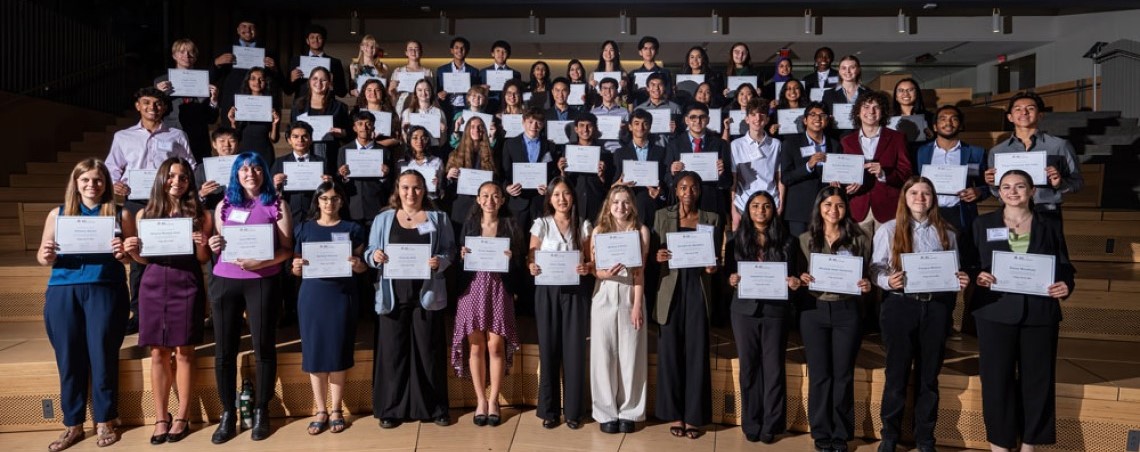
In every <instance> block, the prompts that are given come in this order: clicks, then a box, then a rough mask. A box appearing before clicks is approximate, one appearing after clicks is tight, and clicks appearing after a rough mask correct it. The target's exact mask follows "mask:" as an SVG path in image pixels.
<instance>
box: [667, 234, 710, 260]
mask: <svg viewBox="0 0 1140 452" xmlns="http://www.w3.org/2000/svg"><path fill="white" fill-rule="evenodd" d="M665 243H667V244H668V245H669V252H670V253H672V257H670V258H669V268H704V267H713V266H716V251H715V249H714V248H713V233H712V232H710V231H691V232H669V233H666V234H665Z"/></svg>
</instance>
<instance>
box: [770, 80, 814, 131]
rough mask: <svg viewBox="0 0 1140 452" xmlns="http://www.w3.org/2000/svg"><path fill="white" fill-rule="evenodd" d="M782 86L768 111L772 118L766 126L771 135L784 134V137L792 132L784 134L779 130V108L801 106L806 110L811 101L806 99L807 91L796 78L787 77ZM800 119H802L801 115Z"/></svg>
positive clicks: (786, 109)
mask: <svg viewBox="0 0 1140 452" xmlns="http://www.w3.org/2000/svg"><path fill="white" fill-rule="evenodd" d="M782 88H783V89H781V90H780V92H779V93H778V94H779V98H778V100H777V101H776V106H775V108H773V109H771V111H770V113H769V114H770V116H771V118H772V121H771V122H772V124H771V125H769V126H768V133H769V134H772V135H784V136H785V137H784V138H786V136H787V135H794V134H790V133H788V134H785V133H781V132H780V129H781V127H780V120H779V118H780V110H784V111H789V110H796V109H800V108H803V109H804V111H805V112H806V111H807V106H808V104H809V103H810V102H811V101H810V100H808V98H807V92H806V91H805V90H804V85H803V83H801V82H800V81H799V80H796V79H794V78H793V79H789V80H788V81H786V82H784V85H783V86H782ZM805 115H806V113H805ZM800 121H803V117H801V119H800ZM805 129H806V127H805Z"/></svg>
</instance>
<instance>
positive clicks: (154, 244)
mask: <svg viewBox="0 0 1140 452" xmlns="http://www.w3.org/2000/svg"><path fill="white" fill-rule="evenodd" d="M193 233H194V219H193V218H155V219H149V220H148V219H141V220H139V242H142V250H141V251H142V252H141V253H139V255H140V256H143V257H148V256H179V255H184V254H194V237H193Z"/></svg>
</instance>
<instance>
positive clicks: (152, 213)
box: [142, 157, 202, 231]
mask: <svg viewBox="0 0 1140 452" xmlns="http://www.w3.org/2000/svg"><path fill="white" fill-rule="evenodd" d="M174 165H178V166H181V167H182V171H185V172H186V183H187V185H188V186H187V187H186V193H183V194H182V196H180V197H179V198H178V199H175V200H172V199H170V196H169V195H168V192H169V188H170V178H169V174H170V169H171V168H173V167H174ZM142 218H193V219H194V230H195V231H197V230H200V229H201V227H202V205H201V204H200V203H199V202H198V185H197V184H196V183H194V170H192V169H190V162H187V161H186V160H184V159H182V158H181V157H171V158H168V159H166V160H165V161H163V162H162V164H161V165H159V166H158V173H157V174H155V176H154V186H153V187H152V188H151V190H150V201H148V202H147V204H146V208H145V209H144V210H143V212H142Z"/></svg>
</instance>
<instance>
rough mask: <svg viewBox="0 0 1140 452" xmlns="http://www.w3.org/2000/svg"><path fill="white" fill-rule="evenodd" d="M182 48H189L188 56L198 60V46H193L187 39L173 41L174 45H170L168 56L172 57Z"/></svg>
mask: <svg viewBox="0 0 1140 452" xmlns="http://www.w3.org/2000/svg"><path fill="white" fill-rule="evenodd" d="M183 47H190V56H192V57H194V58H198V45H197V44H194V41H191V40H189V39H187V38H182V39H179V40H177V41H174V44H171V45H170V54H171V55H173V54H175V53H177V52H178V50H179V49H181V48H183Z"/></svg>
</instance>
